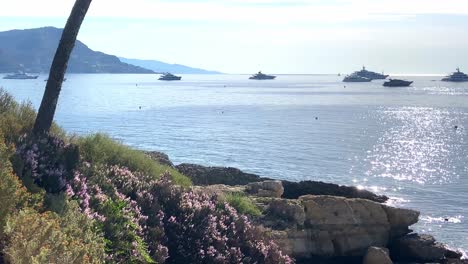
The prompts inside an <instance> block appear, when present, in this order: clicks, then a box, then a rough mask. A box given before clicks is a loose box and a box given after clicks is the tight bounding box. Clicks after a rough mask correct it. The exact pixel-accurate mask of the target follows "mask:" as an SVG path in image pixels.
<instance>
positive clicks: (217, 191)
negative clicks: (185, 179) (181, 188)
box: [191, 184, 245, 197]
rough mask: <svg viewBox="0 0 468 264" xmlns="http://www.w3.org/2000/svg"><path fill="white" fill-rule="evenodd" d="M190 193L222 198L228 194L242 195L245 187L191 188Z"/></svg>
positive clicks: (220, 185) (217, 185) (210, 186)
mask: <svg viewBox="0 0 468 264" xmlns="http://www.w3.org/2000/svg"><path fill="white" fill-rule="evenodd" d="M191 188H192V191H193V192H196V193H203V194H206V195H208V196H219V197H222V196H224V195H226V194H230V193H244V192H245V186H244V185H238V186H229V185H224V184H215V185H208V186H192V187H191Z"/></svg>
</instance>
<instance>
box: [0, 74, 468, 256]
mask: <svg viewBox="0 0 468 264" xmlns="http://www.w3.org/2000/svg"><path fill="white" fill-rule="evenodd" d="M67 78H68V80H67V82H65V83H64V87H63V91H62V94H61V97H60V100H59V107H58V109H57V115H56V120H57V122H58V123H59V124H60V125H61V126H63V127H64V128H65V129H66V130H67V131H69V132H74V133H77V134H81V135H85V134H89V133H94V132H105V133H108V134H110V135H111V136H112V137H114V138H116V139H119V140H121V141H122V142H124V143H126V144H129V145H132V146H134V147H137V148H140V149H145V150H160V151H163V152H166V153H167V154H169V156H170V158H171V159H172V160H173V161H174V162H175V163H182V162H190V163H199V164H203V165H217V166H233V167H238V168H240V169H242V170H244V171H247V172H251V173H256V174H259V175H262V176H267V177H272V178H278V179H288V180H294V181H299V180H322V181H328V182H334V183H339V184H348V185H358V186H362V187H364V188H368V189H370V190H372V191H375V192H377V193H383V194H386V195H388V196H390V197H392V200H391V201H390V203H391V204H393V205H397V206H402V207H407V208H413V209H417V210H419V211H421V217H420V218H421V219H420V223H418V224H417V226H416V227H415V229H416V230H417V231H421V232H427V233H430V234H433V235H434V236H435V237H436V238H437V239H439V240H440V241H442V242H445V243H448V244H449V245H451V246H453V247H456V248H464V249H468V83H465V84H452V83H444V82H440V81H436V80H438V79H440V76H439V77H437V76H424V77H421V76H419V77H412V76H409V77H406V78H407V79H411V80H414V84H413V87H409V88H384V87H382V81H374V82H372V83H355V84H353V83H348V84H344V83H342V82H341V78H342V77H338V76H332V75H279V76H278V77H277V79H276V80H273V81H253V80H248V79H247V78H248V76H247V75H184V76H183V80H182V81H179V82H161V81H158V80H157V76H155V75H105V74H102V75H68V76H67ZM44 79H46V76H40V77H39V79H37V80H23V81H17V80H3V79H0V87H4V88H5V89H6V90H7V91H9V92H10V93H12V94H13V95H14V96H15V97H16V98H17V99H18V100H30V101H31V102H32V103H33V105H34V106H35V107H36V108H37V107H38V106H39V103H40V100H41V97H42V94H43V90H44V86H45V82H44ZM140 107H141V109H140ZM455 126H458V129H455V128H454V127H455Z"/></svg>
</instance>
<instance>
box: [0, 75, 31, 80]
mask: <svg viewBox="0 0 468 264" xmlns="http://www.w3.org/2000/svg"><path fill="white" fill-rule="evenodd" d="M37 77H39V76H28V77H15V76H5V77H3V79H8V80H34V79H37Z"/></svg>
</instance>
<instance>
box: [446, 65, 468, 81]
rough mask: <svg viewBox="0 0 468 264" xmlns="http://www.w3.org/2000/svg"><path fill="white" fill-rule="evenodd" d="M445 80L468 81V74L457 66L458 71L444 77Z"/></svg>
mask: <svg viewBox="0 0 468 264" xmlns="http://www.w3.org/2000/svg"><path fill="white" fill-rule="evenodd" d="M442 81H444V82H468V75H466V74H465V73H463V72H461V71H460V68H457V71H456V72H454V73H452V74H450V75H447V76H446V77H445V78H443V79H442Z"/></svg>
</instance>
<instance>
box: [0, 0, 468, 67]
mask: <svg viewBox="0 0 468 264" xmlns="http://www.w3.org/2000/svg"><path fill="white" fill-rule="evenodd" d="M73 4H74V1H73V0H42V1H38V0H14V1H3V2H2V7H1V9H0V31H5V30H11V29H25V28H36V27H44V26H55V27H63V26H64V25H65V22H66V19H67V17H68V15H69V13H70V11H71V8H72V6H73ZM78 39H79V40H81V41H82V42H84V43H85V44H86V45H88V46H89V47H90V48H91V49H93V50H97V51H102V52H105V53H108V54H113V55H118V56H121V57H127V58H137V59H154V60H160V61H164V62H168V63H179V64H184V65H189V66H193V67H200V68H204V69H209V70H218V71H221V72H225V73H252V72H256V71H258V70H262V71H263V72H267V73H297V74H302V73H303V74H309V73H348V72H352V71H354V70H357V69H359V68H361V67H362V66H363V65H366V66H367V68H369V69H371V70H375V71H379V72H380V71H385V72H386V73H408V74H430V73H438V74H445V73H449V72H452V71H454V70H455V68H456V67H460V68H461V69H462V70H463V69H465V71H468V0H444V1H442V0H131V1H129V0H94V1H93V2H92V4H91V7H90V9H89V12H88V15H87V17H86V18H85V21H84V23H83V25H82V27H81V31H80V34H79V36H78Z"/></svg>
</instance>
